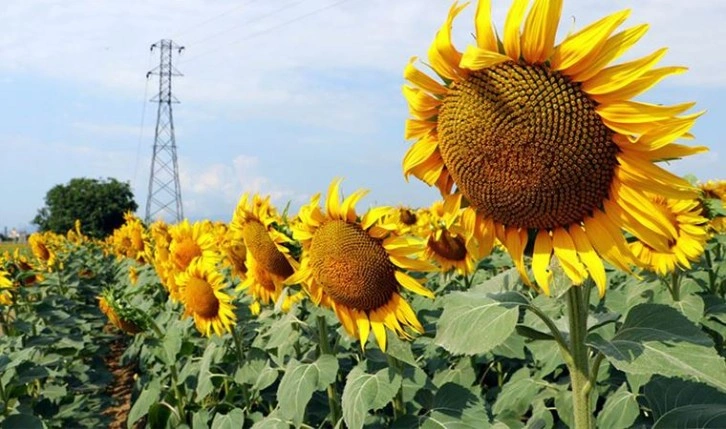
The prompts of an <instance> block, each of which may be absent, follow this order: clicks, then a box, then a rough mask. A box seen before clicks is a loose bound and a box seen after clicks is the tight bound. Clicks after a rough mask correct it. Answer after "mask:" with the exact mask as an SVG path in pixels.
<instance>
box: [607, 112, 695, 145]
mask: <svg viewBox="0 0 726 429" xmlns="http://www.w3.org/2000/svg"><path fill="white" fill-rule="evenodd" d="M703 113H704V112H698V113H694V114H691V115H685V116H681V117H678V118H672V119H669V120H668V121H665V123H663V124H662V125H660V126H659V127H657V128H654V129H653V130H651V131H649V132H647V133H645V134H642V135H640V136H639V137H637V138H635V139H632V140H631V139H630V138H628V137H626V136H622V135H615V136H613V140H614V141H615V143H617V144H618V145H619V146H621V147H623V148H624V149H633V150H638V151H651V150H654V149H658V148H660V147H663V146H665V145H667V144H669V143H671V142H674V141H676V140H678V139H679V138H683V136H684V135H685V134H686V133H688V131H689V130H690V129H691V128H692V127H693V125H694V124H695V123H696V119H698V117H700V116H701V115H702V114H703ZM626 142H629V143H631V144H629V145H628V144H626Z"/></svg>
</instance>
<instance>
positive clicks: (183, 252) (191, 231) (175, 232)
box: [169, 219, 222, 273]
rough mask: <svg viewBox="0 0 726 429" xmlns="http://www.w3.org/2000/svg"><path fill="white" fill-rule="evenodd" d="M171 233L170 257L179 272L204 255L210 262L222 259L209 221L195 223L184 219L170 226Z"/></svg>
mask: <svg viewBox="0 0 726 429" xmlns="http://www.w3.org/2000/svg"><path fill="white" fill-rule="evenodd" d="M169 235H170V236H171V242H170V244H169V259H170V260H171V262H172V263H173V264H174V268H175V269H176V272H177V273H178V272H181V271H184V270H186V268H187V267H188V266H189V264H190V263H191V262H192V261H194V259H196V258H199V257H202V256H204V257H205V258H206V259H207V261H208V262H210V263H212V262H214V263H216V262H219V261H220V260H221V259H222V256H221V255H220V254H219V253H218V249H217V246H216V240H215V238H214V234H212V231H211V224H209V223H206V222H194V224H190V223H189V221H188V220H187V219H184V221H182V222H181V223H179V224H176V225H173V226H171V227H170V228H169Z"/></svg>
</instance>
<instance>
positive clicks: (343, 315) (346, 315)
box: [333, 304, 358, 337]
mask: <svg viewBox="0 0 726 429" xmlns="http://www.w3.org/2000/svg"><path fill="white" fill-rule="evenodd" d="M333 310H335V314H336V315H337V316H338V319H339V320H340V324H341V325H342V326H343V329H345V332H347V333H348V335H350V336H351V337H355V334H356V329H358V325H357V324H356V321H355V320H353V317H352V316H351V314H350V309H348V307H346V306H344V305H337V304H334V305H333Z"/></svg>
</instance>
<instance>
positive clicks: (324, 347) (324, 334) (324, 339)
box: [317, 316, 343, 427]
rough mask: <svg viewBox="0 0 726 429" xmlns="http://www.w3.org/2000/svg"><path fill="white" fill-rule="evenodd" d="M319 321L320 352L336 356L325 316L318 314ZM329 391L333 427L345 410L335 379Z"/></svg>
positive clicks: (328, 388) (329, 386)
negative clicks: (329, 340) (341, 404)
mask: <svg viewBox="0 0 726 429" xmlns="http://www.w3.org/2000/svg"><path fill="white" fill-rule="evenodd" d="M317 323H318V344H319V345H320V354H325V355H331V356H335V355H334V354H333V350H332V349H331V348H330V343H329V342H328V338H329V337H328V324H327V322H325V316H318V317H317ZM326 390H327V392H328V407H329V408H330V422H331V423H332V425H333V427H335V426H336V425H337V424H338V421H340V419H341V417H342V416H343V412H342V410H341V408H340V401H339V400H338V395H337V392H336V389H335V381H333V382H332V383H330V384H329V385H328V387H327V389H326Z"/></svg>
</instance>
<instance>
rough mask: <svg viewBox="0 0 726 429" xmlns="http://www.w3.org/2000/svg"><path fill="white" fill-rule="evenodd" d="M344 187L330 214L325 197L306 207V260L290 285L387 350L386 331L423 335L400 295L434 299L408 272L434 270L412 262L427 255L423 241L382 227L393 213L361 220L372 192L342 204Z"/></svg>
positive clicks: (299, 226) (298, 227)
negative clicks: (361, 206) (359, 206)
mask: <svg viewBox="0 0 726 429" xmlns="http://www.w3.org/2000/svg"><path fill="white" fill-rule="evenodd" d="M340 182H341V181H340V180H334V181H333V182H332V184H331V185H330V188H329V189H328V197H327V200H326V202H325V212H323V210H321V209H320V207H319V202H320V194H317V195H315V196H314V197H313V198H312V200H311V201H310V203H309V204H308V205H306V206H303V207H301V208H300V213H299V219H300V221H299V222H297V223H296V224H294V225H293V235H294V237H295V238H296V239H297V240H299V241H300V244H301V245H302V247H303V254H302V260H301V263H300V269H299V270H298V271H297V272H296V273H295V274H294V275H293V276H292V277H291V278H290V279H288V281H287V283H289V284H293V283H301V284H302V285H303V286H304V287H305V289H306V290H307V292H308V293H309V294H310V297H311V299H312V300H313V302H315V303H316V304H318V305H323V306H325V307H329V308H332V309H333V310H334V311H335V313H336V315H337V316H338V319H340V322H341V324H342V325H343V327H344V329H345V330H346V332H348V334H350V335H351V336H354V337H358V338H360V341H361V347H364V346H365V343H366V341H367V340H368V336H369V334H370V331H371V330H372V331H373V334H374V335H375V337H376V340H377V341H378V344H379V346H380V347H381V349H382V350H385V348H386V330H385V328H386V327H388V328H389V329H390V330H392V331H394V332H396V333H397V334H399V335H401V336H406V337H407V336H408V335H409V334H408V333H407V332H406V331H405V330H404V327H406V326H408V327H410V328H413V330H415V331H417V332H419V333H420V332H423V328H422V326H421V324H420V323H419V321H418V319H417V318H416V314H415V313H414V312H413V310H412V309H411V307H410V306H409V304H408V303H407V302H406V300H405V299H404V298H403V297H401V295H400V293H399V292H400V290H401V286H403V287H404V288H406V289H409V290H411V291H413V292H416V293H418V294H420V295H423V296H426V297H430V298H433V294H432V293H431V291H429V290H428V289H426V288H424V287H423V286H422V285H421V284H420V283H419V282H418V281H417V280H415V279H414V278H412V277H410V276H409V275H407V274H405V273H404V272H403V271H402V269H411V270H419V271H424V270H425V271H428V270H431V269H432V268H433V266H431V265H430V264H429V263H427V262H423V261H419V260H415V259H410V258H408V256H409V255H416V254H419V253H420V252H421V251H422V250H423V241H422V240H421V239H418V238H414V237H406V236H399V235H397V234H396V233H395V229H396V228H395V225H393V224H386V225H382V224H381V223H380V222H379V220H380V219H381V218H383V217H384V216H386V215H387V214H388V213H389V212H390V211H391V209H390V208H388V207H380V208H376V209H372V210H370V211H368V212H367V213H366V214H365V215H364V216H363V217H362V218H361V219H360V220H359V219H358V215H357V214H356V212H355V204H356V203H357V202H358V201H359V200H360V199H361V198H362V197H363V196H364V195H365V194H366V193H367V191H362V190H359V191H356V192H354V193H353V194H351V195H350V196H349V197H347V198H346V199H345V200H343V202H342V203H341V202H340V192H339V187H340Z"/></svg>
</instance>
